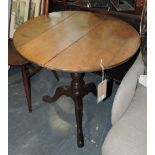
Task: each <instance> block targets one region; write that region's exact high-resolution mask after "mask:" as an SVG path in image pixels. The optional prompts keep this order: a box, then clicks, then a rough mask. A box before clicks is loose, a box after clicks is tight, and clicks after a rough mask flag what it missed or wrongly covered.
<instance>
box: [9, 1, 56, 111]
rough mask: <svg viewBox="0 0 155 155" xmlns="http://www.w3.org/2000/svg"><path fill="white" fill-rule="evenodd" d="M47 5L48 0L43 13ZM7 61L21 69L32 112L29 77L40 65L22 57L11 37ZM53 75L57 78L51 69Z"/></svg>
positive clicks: (29, 107)
mask: <svg viewBox="0 0 155 155" xmlns="http://www.w3.org/2000/svg"><path fill="white" fill-rule="evenodd" d="M48 5H49V0H45V1H44V7H43V8H44V10H43V14H45V15H48ZM8 63H9V65H14V66H19V67H20V68H21V71H22V78H23V84H24V89H25V94H26V98H27V104H28V110H29V112H32V103H31V87H30V78H31V76H32V75H34V74H35V73H36V72H37V71H39V70H40V69H41V67H34V66H33V65H32V64H31V63H30V61H28V60H26V59H25V58H23V57H22V56H21V55H20V54H19V53H18V52H17V50H16V49H15V47H14V44H13V41H12V39H9V40H8ZM52 72H53V74H54V76H55V77H56V79H57V80H59V77H58V75H57V73H56V71H53V70H52Z"/></svg>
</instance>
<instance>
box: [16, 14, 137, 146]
mask: <svg viewBox="0 0 155 155" xmlns="http://www.w3.org/2000/svg"><path fill="white" fill-rule="evenodd" d="M13 42H14V45H15V47H16V49H17V51H18V52H19V53H20V54H21V55H22V56H23V57H25V58H26V59H28V60H29V61H31V62H33V63H35V64H37V65H40V66H42V67H45V68H48V69H51V70H60V71H65V72H70V73H71V77H72V81H71V85H70V86H61V87H58V88H57V89H56V91H55V94H54V96H52V97H50V96H44V97H43V100H44V101H46V102H54V101H56V100H57V99H58V98H59V97H60V96H61V95H66V96H69V97H71V98H72V99H73V101H74V103H75V116H76V123H77V145H78V147H83V146H84V138H83V132H82V113H83V103H82V98H83V97H84V96H85V95H86V94H88V93H90V92H92V93H93V94H94V95H95V96H96V93H97V91H96V86H95V84H94V83H93V82H92V83H89V84H85V82H84V80H83V77H84V73H85V72H93V71H99V70H101V67H100V60H101V59H102V60H103V66H104V68H105V69H110V68H112V67H116V66H117V65H120V64H122V63H124V62H126V61H127V60H128V59H129V58H131V57H132V56H133V55H134V54H135V53H136V51H137V49H138V48H139V45H140V37H139V34H138V32H137V31H136V30H135V29H134V28H133V27H131V26H130V25H129V24H127V23H126V22H124V21H121V20H119V19H117V18H114V17H112V16H110V15H107V14H104V13H103V14H102V15H101V14H99V13H92V12H85V11H62V12H53V13H50V14H48V16H39V17H36V18H34V19H31V20H29V21H27V22H26V23H24V24H22V25H21V26H20V27H19V28H18V29H17V31H16V32H15V33H14V36H13Z"/></svg>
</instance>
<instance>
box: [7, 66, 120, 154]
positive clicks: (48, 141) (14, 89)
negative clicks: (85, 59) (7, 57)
mask: <svg viewBox="0 0 155 155" xmlns="http://www.w3.org/2000/svg"><path fill="white" fill-rule="evenodd" d="M58 74H59V77H60V81H59V82H57V81H56V79H55V78H54V76H53V74H52V72H50V71H49V70H46V69H42V70H41V71H40V72H38V73H37V74H36V75H34V76H33V77H32V79H31V86H32V103H33V112H32V113H29V112H28V109H27V102H26V98H25V94H24V89H23V84H22V80H21V73H20V70H19V68H14V67H11V69H10V70H9V81H8V84H9V86H8V90H9V92H8V93H9V94H8V96H9V109H8V111H9V114H8V115H9V130H8V132H9V144H8V145H9V148H8V149H9V150H8V151H9V155H101V146H102V143H103V141H104V138H105V136H106V134H107V132H108V130H109V129H110V126H111V123H110V112H111V106H112V102H113V98H114V95H115V92H116V90H117V87H118V86H117V85H116V84H115V83H114V86H113V93H112V96H111V97H110V98H108V99H106V100H105V101H103V102H101V103H99V104H97V102H96V97H95V96H93V95H92V94H88V95H87V96H85V97H84V100H83V102H84V111H83V132H84V141H85V146H84V147H83V148H78V147H77V145H76V122H75V116H74V104H73V101H72V99H71V98H69V97H66V96H62V97H61V98H60V99H59V100H57V101H56V102H55V103H53V104H48V103H45V102H43V101H42V96H43V95H47V94H49V95H50V94H51V93H52V92H54V90H55V88H56V87H57V86H58V85H62V84H70V80H71V78H70V75H69V74H68V73H64V72H58ZM100 80H101V77H100V76H97V75H95V74H92V73H88V74H86V75H85V81H87V82H95V83H96V85H97V84H98V83H99V82H100Z"/></svg>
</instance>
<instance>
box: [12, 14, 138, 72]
mask: <svg viewBox="0 0 155 155" xmlns="http://www.w3.org/2000/svg"><path fill="white" fill-rule="evenodd" d="M13 41H14V45H15V47H16V49H17V51H18V52H19V53H20V54H21V55H22V56H24V57H25V58H26V59H28V60H30V61H31V62H34V63H36V64H38V65H40V66H42V67H45V68H49V69H52V70H63V71H69V72H88V71H98V70H101V67H100V61H101V59H102V60H103V66H104V68H105V69H109V68H112V67H115V66H117V65H119V64H122V63H123V62H125V61H127V60H128V59H129V58H131V57H132V56H133V55H134V54H135V53H136V51H137V49H138V48H139V45H140V37H139V34H138V32H137V31H136V30H135V29H134V28H133V27H132V26H130V25H129V24H127V23H126V22H124V21H121V20H119V19H117V18H114V17H112V16H109V15H106V14H102V15H101V14H97V13H92V12H85V11H62V12H53V13H50V14H49V15H48V16H39V17H36V18H34V19H31V20H29V21H27V22H26V23H24V24H22V25H21V26H20V27H19V28H18V29H17V31H16V32H15V33H14V36H13Z"/></svg>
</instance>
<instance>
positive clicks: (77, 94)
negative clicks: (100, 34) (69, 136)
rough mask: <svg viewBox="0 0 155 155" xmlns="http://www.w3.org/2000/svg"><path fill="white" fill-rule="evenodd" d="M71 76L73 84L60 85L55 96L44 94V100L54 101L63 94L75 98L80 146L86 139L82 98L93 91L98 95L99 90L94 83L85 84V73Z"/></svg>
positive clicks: (78, 143) (78, 142)
mask: <svg viewBox="0 0 155 155" xmlns="http://www.w3.org/2000/svg"><path fill="white" fill-rule="evenodd" d="M71 77H72V81H71V86H61V87H58V88H57V89H56V91H55V94H54V96H53V97H50V96H44V97H43V100H44V101H46V102H54V101H56V100H57V99H58V98H59V97H60V96H62V95H66V96H70V97H71V98H72V99H73V101H74V104H75V116H76V123H77V145H78V147H83V146H84V139H83V131H82V115H83V102H82V98H83V97H84V96H85V95H87V94H88V93H90V92H92V93H93V94H94V95H95V96H96V94H97V90H96V86H95V84H94V83H89V84H86V85H85V82H84V80H83V78H84V73H71Z"/></svg>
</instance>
